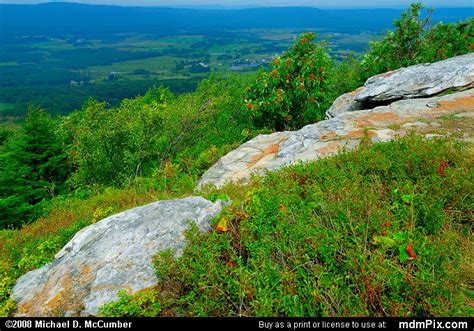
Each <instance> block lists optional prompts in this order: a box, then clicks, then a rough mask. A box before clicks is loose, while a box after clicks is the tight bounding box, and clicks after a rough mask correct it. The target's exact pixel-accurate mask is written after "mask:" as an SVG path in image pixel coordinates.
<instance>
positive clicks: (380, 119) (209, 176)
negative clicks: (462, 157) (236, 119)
mask: <svg viewBox="0 0 474 331" xmlns="http://www.w3.org/2000/svg"><path fill="white" fill-rule="evenodd" d="M472 112H474V89H469V90H465V91H461V92H456V93H452V94H449V95H445V96H441V97H432V98H418V99H408V100H399V101H396V102H393V103H391V104H389V105H387V106H379V107H376V108H373V109H370V110H358V111H354V112H347V113H342V114H340V115H338V116H336V117H334V118H331V119H329V120H325V121H321V122H318V123H316V124H311V125H307V126H305V127H304V128H302V129H301V130H299V131H285V132H277V133H273V134H269V135H259V136H257V137H255V138H254V139H252V140H249V141H248V142H246V143H245V144H243V145H241V146H240V147H239V148H237V149H235V150H234V151H232V152H230V153H228V154H227V155H225V156H224V157H222V158H221V159H220V160H219V161H218V162H217V163H216V164H214V165H213V166H212V167H211V168H210V169H209V170H208V171H207V172H206V173H205V174H204V175H203V176H202V178H201V180H200V181H199V183H198V185H197V188H196V189H197V190H199V189H201V188H202V187H203V186H205V185H209V184H211V185H214V186H216V187H221V186H223V185H225V184H226V183H228V182H241V183H246V182H248V181H249V179H250V177H251V175H252V174H254V173H257V174H261V173H262V172H264V171H266V170H275V169H278V168H281V167H283V166H287V165H290V164H293V163H297V162H301V161H303V162H304V161H312V160H317V159H321V158H324V157H326V156H328V155H333V154H335V153H337V152H338V151H339V150H341V149H346V150H350V149H354V148H355V147H356V146H358V145H359V143H360V141H361V139H362V138H363V137H367V138H369V139H371V140H372V141H374V142H385V141H390V140H393V139H395V138H396V137H398V136H403V135H405V134H407V133H408V132H410V131H413V130H414V129H415V128H418V129H419V128H422V129H423V131H424V132H427V133H429V132H431V130H440V129H441V130H443V129H444V128H443V121H442V120H440V121H439V122H440V123H438V122H437V119H440V118H446V115H450V114H456V116H457V118H462V119H463V121H468V120H469V119H470V120H472ZM420 123H421V124H420ZM469 133H472V132H468V134H469Z"/></svg>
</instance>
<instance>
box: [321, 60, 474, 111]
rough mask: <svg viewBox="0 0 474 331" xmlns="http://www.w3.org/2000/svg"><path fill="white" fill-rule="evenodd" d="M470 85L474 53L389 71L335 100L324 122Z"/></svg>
mask: <svg viewBox="0 0 474 331" xmlns="http://www.w3.org/2000/svg"><path fill="white" fill-rule="evenodd" d="M473 81H474V53H469V54H466V55H462V56H457V57H453V58H450V59H447V60H444V61H439V62H435V63H430V64H419V65H415V66H411V67H407V68H401V69H398V70H394V71H389V72H387V73H384V74H381V75H377V76H374V77H371V78H369V79H368V80H367V82H366V83H365V84H364V86H362V87H360V88H358V89H357V90H355V91H352V92H350V93H346V94H343V95H341V96H340V97H338V98H337V99H336V100H335V101H334V103H333V104H332V106H331V107H330V108H329V109H328V110H327V111H326V118H332V117H335V116H337V115H339V114H342V113H345V112H351V111H357V110H362V109H368V108H372V107H367V106H368V105H370V104H371V103H390V102H393V101H395V100H400V99H414V98H423V97H429V96H435V95H436V94H439V93H442V92H445V91H448V90H455V89H462V88H470V87H472V84H473ZM432 106H433V107H435V105H432Z"/></svg>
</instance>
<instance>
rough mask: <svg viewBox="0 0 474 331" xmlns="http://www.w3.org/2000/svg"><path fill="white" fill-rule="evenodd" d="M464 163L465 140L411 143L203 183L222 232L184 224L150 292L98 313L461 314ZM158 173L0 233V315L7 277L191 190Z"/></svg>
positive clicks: (467, 183) (468, 213)
mask: <svg viewBox="0 0 474 331" xmlns="http://www.w3.org/2000/svg"><path fill="white" fill-rule="evenodd" d="M473 161H474V154H473V150H472V145H471V146H470V147H469V145H467V144H462V143H459V142H455V141H449V140H434V141H424V140H421V139H420V138H417V137H413V136H411V137H408V138H403V139H401V140H399V141H395V142H390V143H387V144H376V145H373V146H368V145H366V146H362V147H361V148H359V149H358V150H356V151H353V152H347V153H343V154H340V155H338V156H336V157H332V158H329V159H325V160H321V161H318V162H313V163H309V164H300V165H295V166H292V167H288V168H286V169H283V170H281V171H279V172H272V173H268V174H267V175H266V176H265V177H255V178H254V179H253V181H252V183H251V184H250V185H247V186H243V187H242V186H239V185H235V184H231V185H228V186H227V187H225V188H223V189H220V190H217V189H212V188H207V189H206V190H205V191H204V192H202V193H203V194H204V195H205V196H207V197H208V198H211V197H216V196H223V195H226V196H229V197H230V198H231V199H232V201H233V202H232V205H231V206H230V207H229V208H228V209H226V210H225V211H224V212H223V213H222V214H221V215H220V216H219V217H218V218H217V219H216V220H215V221H214V225H215V226H216V227H217V225H219V229H220V231H219V232H218V231H212V232H209V233H205V234H199V233H198V231H197V230H196V229H192V230H191V231H190V232H189V233H188V240H189V243H188V246H187V248H186V250H185V252H184V254H183V256H182V257H180V258H179V259H174V258H173V257H172V254H171V253H170V252H163V253H161V254H160V255H158V256H157V257H156V260H155V266H156V269H157V273H158V276H159V278H160V279H161V281H160V282H159V283H158V284H157V286H156V287H154V288H150V289H147V290H144V291H141V292H139V293H137V294H135V295H134V296H128V295H127V294H126V293H125V292H123V293H121V295H120V300H119V301H118V302H116V303H111V304H109V305H106V306H105V307H104V308H103V310H102V313H103V314H104V315H107V316H431V315H436V316H465V315H468V314H472V313H473V306H474V304H473V301H472V298H471V299H470V296H471V294H472V291H473V289H472V288H471V287H470V286H471V285H469V284H472V282H473V279H472V274H473V273H472V260H473V256H474V255H473V247H472V219H473V217H472V216H473V215H472V213H473V204H472V192H473V186H474V184H473V183H474V180H473V178H472V177H473V171H472V164H473ZM158 178H159V179H153V178H149V179H139V180H137V181H136V182H135V183H134V185H133V186H132V187H130V188H127V189H106V190H104V191H101V192H98V193H94V194H91V193H88V194H87V195H86V196H84V197H80V196H75V197H74V196H71V197H68V198H61V199H56V200H53V201H52V203H51V204H50V205H49V206H48V209H47V213H46V216H45V217H44V218H42V219H40V220H39V221H37V222H35V223H33V224H30V225H27V226H25V227H23V228H22V229H21V230H3V231H0V314H1V315H2V316H8V315H9V314H12V312H13V311H14V309H15V304H14V302H13V301H12V300H11V299H10V298H9V297H10V293H11V289H12V286H13V284H14V282H15V280H16V279H17V278H18V277H19V276H21V275H22V274H24V273H26V272H28V271H30V270H33V269H35V268H38V267H41V266H42V265H44V264H46V263H48V262H49V261H51V260H52V258H53V257H54V255H55V254H56V253H57V251H59V249H60V248H61V247H63V246H64V245H65V244H66V243H67V242H68V241H69V240H70V239H71V238H72V236H73V235H74V234H75V233H76V232H77V231H79V230H80V229H81V228H83V227H85V226H87V225H89V224H92V223H94V222H96V221H98V220H100V219H102V218H105V217H107V216H108V215H111V214H114V213H117V212H120V211H122V210H126V209H129V208H133V207H135V206H139V205H144V204H146V203H149V202H152V201H157V200H162V199H169V198H176V197H182V196H186V195H191V194H193V193H192V191H193V187H194V184H195V183H196V178H194V177H189V176H184V175H182V174H179V173H178V174H177V175H176V176H175V177H173V178H167V179H165V178H163V177H158ZM76 195H77V194H76ZM88 196H90V197H88ZM408 245H410V247H411V248H412V249H413V251H414V253H415V254H416V258H414V259H411V257H410V255H409V254H408V253H407V246H408Z"/></svg>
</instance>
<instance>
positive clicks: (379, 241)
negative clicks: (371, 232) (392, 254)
mask: <svg viewBox="0 0 474 331" xmlns="http://www.w3.org/2000/svg"><path fill="white" fill-rule="evenodd" d="M373 243H374V244H375V245H382V246H385V247H389V248H391V247H395V246H396V245H397V243H396V242H395V240H393V239H392V238H389V237H383V236H375V237H374V240H373Z"/></svg>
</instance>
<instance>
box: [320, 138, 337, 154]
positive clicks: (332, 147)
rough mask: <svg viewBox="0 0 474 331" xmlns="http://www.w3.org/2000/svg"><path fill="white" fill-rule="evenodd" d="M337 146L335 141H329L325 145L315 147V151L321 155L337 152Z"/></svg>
mask: <svg viewBox="0 0 474 331" xmlns="http://www.w3.org/2000/svg"><path fill="white" fill-rule="evenodd" d="M338 147H339V144H338V143H337V141H331V142H330V143H328V144H327V145H326V146H324V147H321V148H319V149H317V150H316V152H318V153H319V154H321V155H327V154H331V153H335V152H337V149H338Z"/></svg>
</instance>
